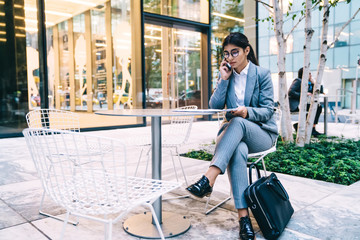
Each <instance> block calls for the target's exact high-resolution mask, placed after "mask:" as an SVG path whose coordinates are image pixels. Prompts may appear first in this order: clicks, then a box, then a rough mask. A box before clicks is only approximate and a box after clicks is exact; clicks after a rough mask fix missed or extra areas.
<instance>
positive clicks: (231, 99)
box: [227, 73, 237, 108]
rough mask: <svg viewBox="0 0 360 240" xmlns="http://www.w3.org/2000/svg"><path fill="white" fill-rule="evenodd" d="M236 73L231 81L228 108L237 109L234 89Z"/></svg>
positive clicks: (231, 77) (232, 75)
mask: <svg viewBox="0 0 360 240" xmlns="http://www.w3.org/2000/svg"><path fill="white" fill-rule="evenodd" d="M234 78H235V76H234V73H233V74H231V76H230V79H229V81H230V82H229V88H228V89H229V90H228V99H229V103H230V104H229V106H227V107H228V108H235V107H237V103H236V95H235V87H234V81H235V80H234Z"/></svg>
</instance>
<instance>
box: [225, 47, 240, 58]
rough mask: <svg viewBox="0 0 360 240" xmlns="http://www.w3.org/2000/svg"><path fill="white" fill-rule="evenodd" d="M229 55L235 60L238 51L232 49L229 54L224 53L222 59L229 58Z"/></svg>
mask: <svg viewBox="0 0 360 240" xmlns="http://www.w3.org/2000/svg"><path fill="white" fill-rule="evenodd" d="M230 54H231V56H232V57H233V58H236V57H237V56H239V49H238V48H237V49H232V50H231V51H230V53H229V52H228V51H224V53H223V56H224V58H229V57H230Z"/></svg>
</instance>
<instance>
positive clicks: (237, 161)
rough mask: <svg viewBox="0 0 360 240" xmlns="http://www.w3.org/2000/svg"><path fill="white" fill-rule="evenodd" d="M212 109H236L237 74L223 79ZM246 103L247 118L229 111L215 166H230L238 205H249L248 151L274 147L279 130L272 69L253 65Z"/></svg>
mask: <svg viewBox="0 0 360 240" xmlns="http://www.w3.org/2000/svg"><path fill="white" fill-rule="evenodd" d="M209 105H210V107H211V108H215V109H223V108H225V107H227V108H236V107H238V105H237V96H236V94H235V88H234V74H232V75H231V76H230V78H229V79H228V80H222V79H220V78H219V80H218V82H217V85H216V88H215V90H214V93H213V94H212V96H211V98H210V102H209ZM244 105H245V106H246V108H247V111H248V117H247V118H246V119H244V118H242V117H234V116H232V114H231V113H227V114H226V121H224V123H223V125H222V126H221V128H220V130H219V132H218V137H217V143H216V148H215V155H214V157H213V160H212V162H211V166H216V167H218V168H219V169H220V170H221V172H222V173H224V172H225V170H226V169H228V175H229V180H230V182H231V187H232V192H233V197H234V202H235V208H237V209H241V208H246V207H247V204H246V202H245V198H244V190H245V188H246V187H247V186H248V177H247V170H246V163H247V155H248V153H254V152H260V151H264V150H267V149H269V148H271V146H272V145H273V144H274V143H275V141H276V138H277V135H278V130H277V125H276V122H275V119H274V116H273V114H274V92H273V85H272V81H271V77H270V71H269V70H266V69H264V68H261V67H259V66H256V65H255V64H253V63H251V62H250V64H249V70H248V74H247V78H246V88H245V98H244Z"/></svg>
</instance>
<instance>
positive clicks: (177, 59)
mask: <svg viewBox="0 0 360 240" xmlns="http://www.w3.org/2000/svg"><path fill="white" fill-rule="evenodd" d="M200 38H201V36H200V33H198V32H193V31H185V30H180V29H175V28H166V27H160V26H155V25H149V24H146V25H145V87H146V88H145V94H146V107H147V108H176V107H181V106H187V105H196V106H198V107H199V108H201V91H200V89H201V68H200V62H201V61H200Z"/></svg>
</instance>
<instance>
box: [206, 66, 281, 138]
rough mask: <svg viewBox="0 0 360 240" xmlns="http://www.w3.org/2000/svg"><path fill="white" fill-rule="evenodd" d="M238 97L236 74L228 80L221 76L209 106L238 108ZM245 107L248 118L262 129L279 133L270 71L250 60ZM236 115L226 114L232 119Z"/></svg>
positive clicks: (228, 119) (228, 118) (227, 118)
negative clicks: (236, 92)
mask: <svg viewBox="0 0 360 240" xmlns="http://www.w3.org/2000/svg"><path fill="white" fill-rule="evenodd" d="M236 101H237V97H236V94H235V88H234V74H231V75H230V78H229V79H228V80H222V79H221V78H220V77H219V80H218V82H217V85H216V88H215V90H214V93H213V94H212V95H211V98H210V102H209V106H210V108H214V109H223V108H225V106H226V107H227V108H236V107H237V104H236ZM244 103H245V107H246V108H247V111H248V118H247V119H248V120H250V121H252V122H255V123H256V124H258V125H259V126H260V127H261V128H262V129H264V130H266V131H268V132H269V133H272V134H271V135H274V134H275V135H277V134H278V129H277V125H276V121H275V118H274V89H273V84H272V80H271V76H270V71H269V70H267V69H264V68H262V67H259V66H256V65H255V64H253V63H252V62H250V65H249V70H248V74H247V79H246V88H245V98H244ZM233 117H234V116H233V115H232V114H231V113H227V114H226V120H227V121H230V119H231V118H233Z"/></svg>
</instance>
